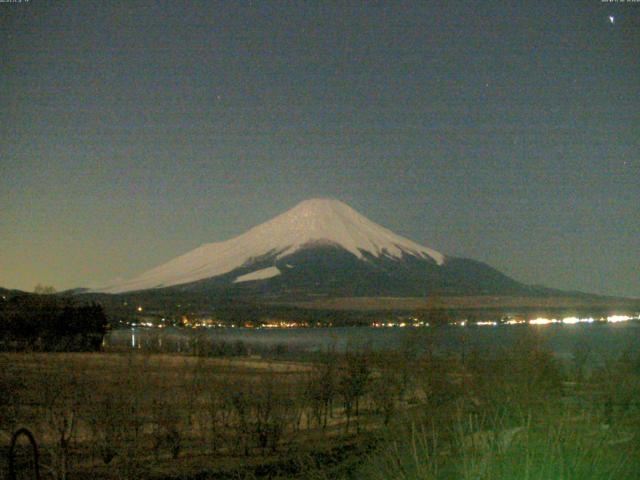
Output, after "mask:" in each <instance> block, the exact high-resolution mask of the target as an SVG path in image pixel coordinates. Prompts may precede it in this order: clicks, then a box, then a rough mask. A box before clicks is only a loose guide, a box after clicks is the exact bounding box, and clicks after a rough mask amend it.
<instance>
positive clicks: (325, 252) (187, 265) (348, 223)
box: [96, 199, 536, 297]
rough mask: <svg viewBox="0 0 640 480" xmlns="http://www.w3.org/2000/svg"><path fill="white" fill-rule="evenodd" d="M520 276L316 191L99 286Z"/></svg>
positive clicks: (434, 283) (361, 292)
mask: <svg viewBox="0 0 640 480" xmlns="http://www.w3.org/2000/svg"><path fill="white" fill-rule="evenodd" d="M535 288H536V287H530V286H527V285H524V284H522V283H519V282H517V281H515V280H513V279H511V278H509V277H508V276H506V275H504V274H502V273H500V272H499V271H497V270H495V269H494V268H492V267H490V266H488V265H486V264H484V263H481V262H477V261H474V260H470V259H463V258H457V257H451V256H446V255H443V254H442V253H439V252H437V251H435V250H433V249H431V248H428V247H425V246H423V245H420V244H418V243H416V242H414V241H412V240H409V239H407V238H404V237H402V236H400V235H397V234H395V233H393V232H392V231H390V230H388V229H386V228H384V227H382V226H380V225H378V224H376V223H374V222H372V221H371V220H368V219H367V218H365V217H364V216H362V215H361V214H359V213H358V212H356V211H355V210H354V209H352V208H351V207H349V206H348V205H346V204H345V203H342V202H340V201H338V200H333V199H310V200H306V201H303V202H301V203H299V204H298V205H296V206H295V207H294V208H292V209H291V210H289V211H287V212H285V213H283V214H281V215H279V216H277V217H275V218H273V219H272V220H269V221H267V222H265V223H263V224H261V225H258V226H256V227H254V228H252V229H250V230H248V231H247V232H245V233H244V234H242V235H240V236H238V237H236V238H232V239H230V240H226V241H223V242H217V243H210V244H204V245H201V246H200V247H198V248H196V249H194V250H192V251H190V252H188V253H185V254H184V255H181V256H179V257H177V258H174V259H173V260H170V261H168V262H167V263H165V264H163V265H160V266H158V267H156V268H153V269H151V270H149V271H147V272H144V273H142V274H141V275H139V276H137V277H135V278H132V279H130V280H128V281H125V282H123V283H119V284H116V285H111V286H108V287H106V288H103V289H100V290H97V291H96V292H102V293H128V292H134V291H135V292H137V291H145V290H152V289H153V290H157V289H162V290H165V291H166V290H167V289H171V290H177V291H183V292H184V291H190V292H210V291H216V292H218V293H219V292H227V293H229V294H238V295H252V296H259V297H265V296H267V297H296V296H300V295H328V296H331V295H334V296H422V295H429V294H433V293H443V294H464V295H478V294H502V295H504V294H521V293H526V292H529V293H530V292H531V290H532V289H535Z"/></svg>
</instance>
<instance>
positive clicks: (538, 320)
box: [529, 317, 558, 325]
mask: <svg viewBox="0 0 640 480" xmlns="http://www.w3.org/2000/svg"><path fill="white" fill-rule="evenodd" d="M550 323H558V320H556V319H555V318H542V317H539V318H534V319H533V320H529V325H549V324H550Z"/></svg>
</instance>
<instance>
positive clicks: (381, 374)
mask: <svg viewBox="0 0 640 480" xmlns="http://www.w3.org/2000/svg"><path fill="white" fill-rule="evenodd" d="M420 341H421V342H423V343H426V344H429V343H430V342H432V341H433V338H430V337H428V336H425V338H422V339H420ZM418 352H419V353H418ZM588 355H589V352H584V351H579V350H577V351H576V354H575V356H574V357H575V358H574V360H573V361H572V362H571V363H564V364H562V363H560V362H558V361H557V359H556V358H554V356H553V354H552V353H551V352H550V351H549V350H547V349H546V347H545V345H544V344H542V343H541V341H540V339H539V338H537V337H536V336H534V335H531V334H527V335H525V336H523V338H522V339H521V341H520V342H518V344H517V345H516V346H515V347H513V348H509V349H493V350H491V351H483V352H471V353H468V354H466V355H465V356H464V357H460V356H439V355H435V354H434V353H433V352H432V351H431V350H430V349H429V348H427V349H425V348H420V349H415V348H412V347H411V345H407V346H406V348H404V349H403V350H402V351H397V352H390V351H385V352H384V353H382V352H371V351H358V352H347V353H345V354H337V353H335V352H326V354H324V355H318V356H317V358H316V359H315V360H314V361H309V362H283V361H273V360H263V359H259V358H251V357H243V358H228V359H224V358H205V357H194V356H179V355H159V354H158V355H151V354H125V353H77V354H71V353H56V354H46V353H38V354H28V353H12V354H0V407H1V410H0V414H1V417H0V444H2V445H3V446H8V444H9V440H10V436H11V433H12V432H14V431H15V430H16V429H17V428H18V427H26V428H28V429H29V430H30V431H32V432H33V433H34V435H35V438H36V440H37V442H38V445H39V448H40V451H41V462H40V464H41V466H42V473H43V478H47V479H82V478H89V477H92V478H95V479H102V478H104V479H125V478H127V479H137V478H140V479H143V478H149V479H160V478H182V479H195V478H198V479H204V478H235V479H244V478H246V479H250V478H309V479H318V480H321V479H329V478H331V479H369V478H371V479H415V480H427V479H468V480H471V479H520V478H522V479H540V480H542V479H576V480H582V479H594V480H595V479H601V478H602V479H605V478H611V479H637V478H639V477H638V473H637V472H639V471H640V405H639V401H640V355H638V354H637V353H636V352H627V353H624V352H623V353H620V355H618V356H612V357H611V358H608V359H606V361H604V362H600V363H599V364H601V365H603V366H602V367H598V368H597V369H591V370H590V369H588V368H587V367H586V365H587V364H588V362H587V361H586V360H587V357H588ZM6 453H7V448H6V447H4V449H3V460H2V463H1V464H0V468H1V470H0V472H2V475H3V476H4V477H6V476H7V462H6V458H7V456H6ZM29 458H30V456H29V455H28V448H27V447H26V445H25V444H24V442H22V443H21V446H20V448H18V450H17V457H16V460H17V463H18V470H19V472H21V473H22V474H23V475H27V474H28V472H29V469H30V468H31V467H30V465H29ZM18 478H31V477H28V476H23V477H18Z"/></svg>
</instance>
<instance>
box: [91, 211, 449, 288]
mask: <svg viewBox="0 0 640 480" xmlns="http://www.w3.org/2000/svg"><path fill="white" fill-rule="evenodd" d="M314 243H328V244H335V245H338V246H340V247H342V248H343V249H345V250H347V251H349V252H351V253H352V254H353V255H355V256H356V257H357V258H360V259H362V258H364V257H363V252H366V253H368V254H370V255H372V256H374V257H380V256H381V255H386V256H387V257H391V258H398V259H399V258H401V257H402V256H403V255H405V254H409V255H413V256H416V257H419V258H424V259H427V258H430V259H432V260H433V261H435V262H436V263H437V264H438V265H442V264H443V262H444V255H442V254H441V253H439V252H436V251H435V250H431V249H430V248H427V247H424V246H422V245H419V244H417V243H415V242H413V241H411V240H408V239H406V238H404V237H401V236H399V235H396V234H395V233H393V232H392V231H390V230H388V229H386V228H384V227H382V226H380V225H378V224H376V223H374V222H372V221H370V220H368V219H367V218H365V217H363V216H362V215H360V214H359V213H358V212H356V211H355V210H353V209H352V208H351V207H349V206H348V205H346V204H344V203H342V202H340V201H338V200H333V199H311V200H306V201H303V202H301V203H299V204H298V205H296V206H295V207H294V208H292V209H291V210H289V211H287V212H285V213H283V214H281V215H279V216H277V217H275V218H273V219H272V220H269V221H267V222H265V223H263V224H261V225H258V226H257V227H254V228H252V229H250V230H248V231H247V232H245V233H244V234H242V235H240V236H238V237H236V238H232V239H231V240H227V241H224V242H217V243H209V244H205V245H201V246H200V247H198V248H196V249H195V250H192V251H190V252H188V253H186V254H184V255H182V256H179V257H177V258H175V259H173V260H170V261H169V262H167V263H165V264H164V265H161V266H159V267H157V268H154V269H152V270H149V271H147V272H145V273H143V274H142V275H140V276H138V277H136V278H134V279H132V280H129V281H127V282H124V283H122V284H119V285H113V286H111V287H107V288H105V289H102V290H101V291H103V292H107V293H121V292H127V291H134V290H145V289H149V288H160V287H168V286H172V285H180V284H185V283H190V282H195V281H198V280H203V279H206V278H211V277H216V276H218V275H223V274H225V273H228V272H231V271H232V270H235V269H236V268H238V267H241V266H248V265H250V264H251V263H252V262H253V261H255V260H256V259H259V258H261V257H263V258H264V257H268V256H275V257H276V258H282V257H284V256H286V255H289V254H291V253H293V252H295V251H297V250H299V249H301V248H304V247H305V246H309V245H311V244H314ZM260 269H264V265H262V266H261V267H260ZM253 273H255V274H256V275H259V273H258V272H253ZM270 273H273V271H270ZM248 275H251V273H249V274H246V275H243V276H241V277H238V279H237V281H240V280H239V279H240V278H243V277H244V278H246V277H247V276H248ZM249 279H251V277H249Z"/></svg>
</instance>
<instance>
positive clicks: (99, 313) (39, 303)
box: [0, 294, 108, 351]
mask: <svg viewBox="0 0 640 480" xmlns="http://www.w3.org/2000/svg"><path fill="white" fill-rule="evenodd" d="M107 324H108V322H107V317H106V315H105V313H104V310H103V308H102V306H101V305H99V304H97V303H89V304H79V303H77V302H76V301H74V300H73V299H71V298H68V297H59V296H55V295H40V294H35V295H29V294H23V295H15V296H13V297H9V298H7V299H2V300H0V349H1V350H5V351H6V350H16V351H20V350H31V351H96V350H99V349H100V345H101V344H102V339H103V337H104V335H105V333H106V331H107Z"/></svg>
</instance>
